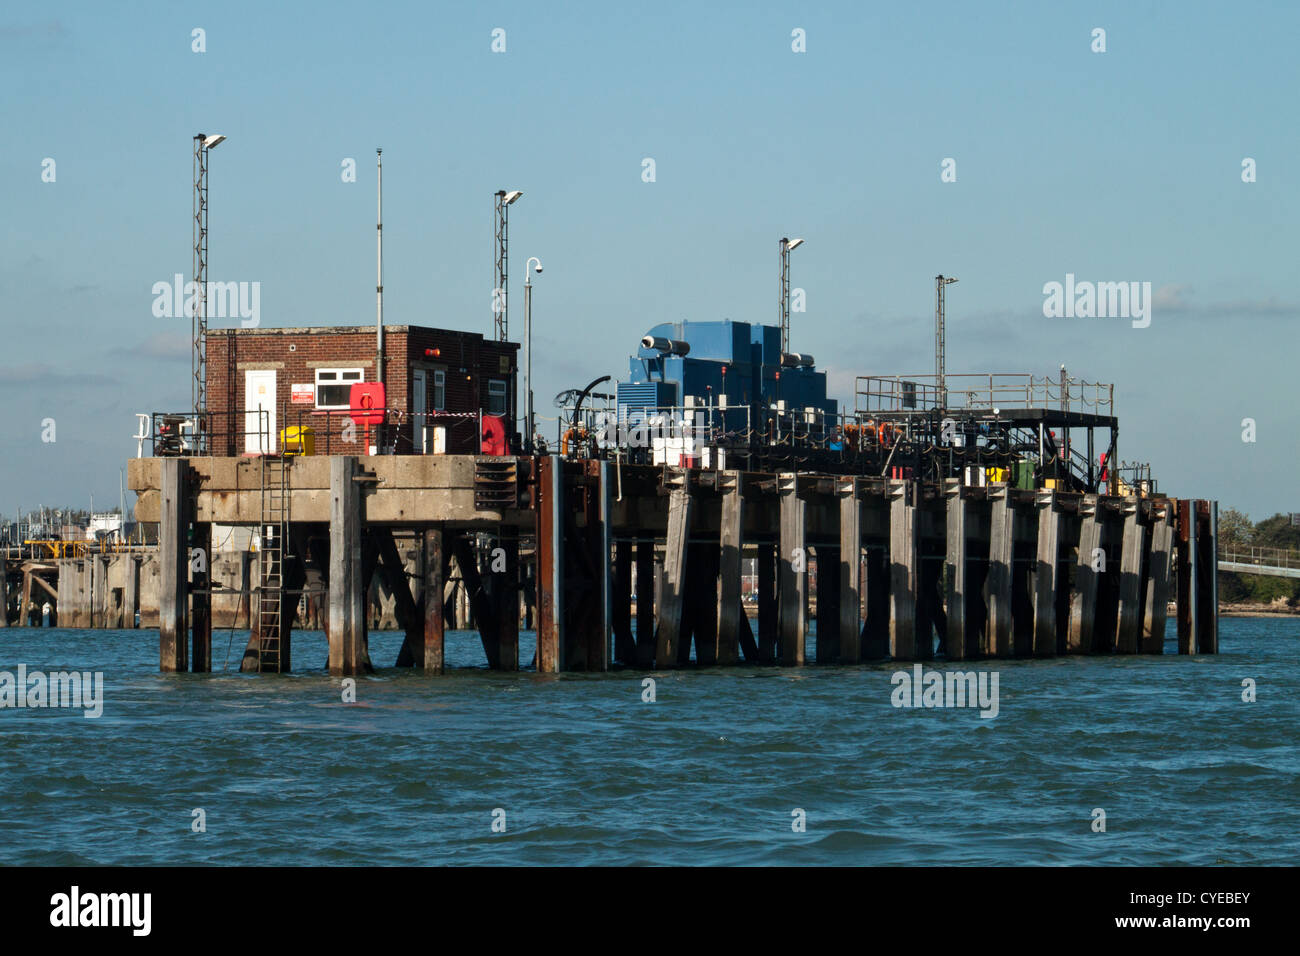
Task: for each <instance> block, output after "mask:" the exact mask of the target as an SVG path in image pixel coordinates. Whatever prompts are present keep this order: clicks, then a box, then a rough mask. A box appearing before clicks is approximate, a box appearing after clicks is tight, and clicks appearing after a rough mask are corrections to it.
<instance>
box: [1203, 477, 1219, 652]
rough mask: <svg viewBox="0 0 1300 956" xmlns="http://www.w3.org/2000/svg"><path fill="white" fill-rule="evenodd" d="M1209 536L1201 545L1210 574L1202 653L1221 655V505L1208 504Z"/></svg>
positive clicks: (1204, 563)
mask: <svg viewBox="0 0 1300 956" xmlns="http://www.w3.org/2000/svg"><path fill="white" fill-rule="evenodd" d="M1206 510H1207V512H1208V514H1207V528H1206V531H1207V534H1206V535H1205V536H1204V538H1203V540H1202V542H1201V545H1202V550H1203V560H1202V562H1201V564H1202V566H1203V567H1204V568H1205V569H1206V571H1207V572H1208V573H1207V575H1206V577H1207V579H1208V580H1207V581H1206V588H1205V592H1206V593H1205V606H1204V608H1203V609H1202V614H1201V621H1202V626H1203V628H1204V638H1203V640H1202V641H1201V653H1203V654H1217V653H1219V550H1218V549H1219V503H1218V502H1217V501H1207V502H1206Z"/></svg>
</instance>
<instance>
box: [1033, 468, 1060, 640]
mask: <svg viewBox="0 0 1300 956" xmlns="http://www.w3.org/2000/svg"><path fill="white" fill-rule="evenodd" d="M1035 505H1036V510H1037V512H1038V561H1037V566H1036V571H1035V574H1034V655H1035V656H1037V657H1048V656H1051V655H1053V654H1055V653H1056V652H1057V649H1058V648H1057V638H1058V635H1059V632H1060V626H1059V621H1058V620H1057V613H1056V611H1057V592H1058V590H1059V588H1060V580H1061V561H1060V551H1061V512H1060V510H1059V509H1058V507H1057V502H1056V492H1055V491H1040V492H1038V494H1037V495H1036V496H1035Z"/></svg>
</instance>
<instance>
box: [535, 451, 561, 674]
mask: <svg viewBox="0 0 1300 956" xmlns="http://www.w3.org/2000/svg"><path fill="white" fill-rule="evenodd" d="M563 508H564V464H563V461H562V460H561V459H560V458H559V457H558V456H556V455H550V456H548V457H546V458H542V459H540V460H539V465H538V469H537V670H538V672H540V673H543V674H555V673H558V672H559V670H560V662H561V661H562V660H564V659H565V658H564V653H563V651H564V511H563Z"/></svg>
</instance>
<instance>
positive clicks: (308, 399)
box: [289, 382, 316, 405]
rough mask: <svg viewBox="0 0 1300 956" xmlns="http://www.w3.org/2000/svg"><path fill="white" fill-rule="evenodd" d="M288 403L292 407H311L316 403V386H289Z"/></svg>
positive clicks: (309, 383)
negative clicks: (292, 405)
mask: <svg viewBox="0 0 1300 956" xmlns="http://www.w3.org/2000/svg"><path fill="white" fill-rule="evenodd" d="M289 401H290V402H292V403H293V404H294V405H312V404H314V403H315V401H316V386H314V385H312V383H311V382H308V383H307V384H306V385H290V386H289Z"/></svg>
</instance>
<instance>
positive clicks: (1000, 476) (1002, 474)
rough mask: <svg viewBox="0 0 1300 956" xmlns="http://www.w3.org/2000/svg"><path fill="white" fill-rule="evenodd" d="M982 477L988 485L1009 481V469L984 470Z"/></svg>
mask: <svg viewBox="0 0 1300 956" xmlns="http://www.w3.org/2000/svg"><path fill="white" fill-rule="evenodd" d="M984 475H985V477H986V478H987V479H988V482H989V484H993V483H994V482H998V481H1001V482H1006V481H1010V480H1011V469H1009V468H985V469H984Z"/></svg>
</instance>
